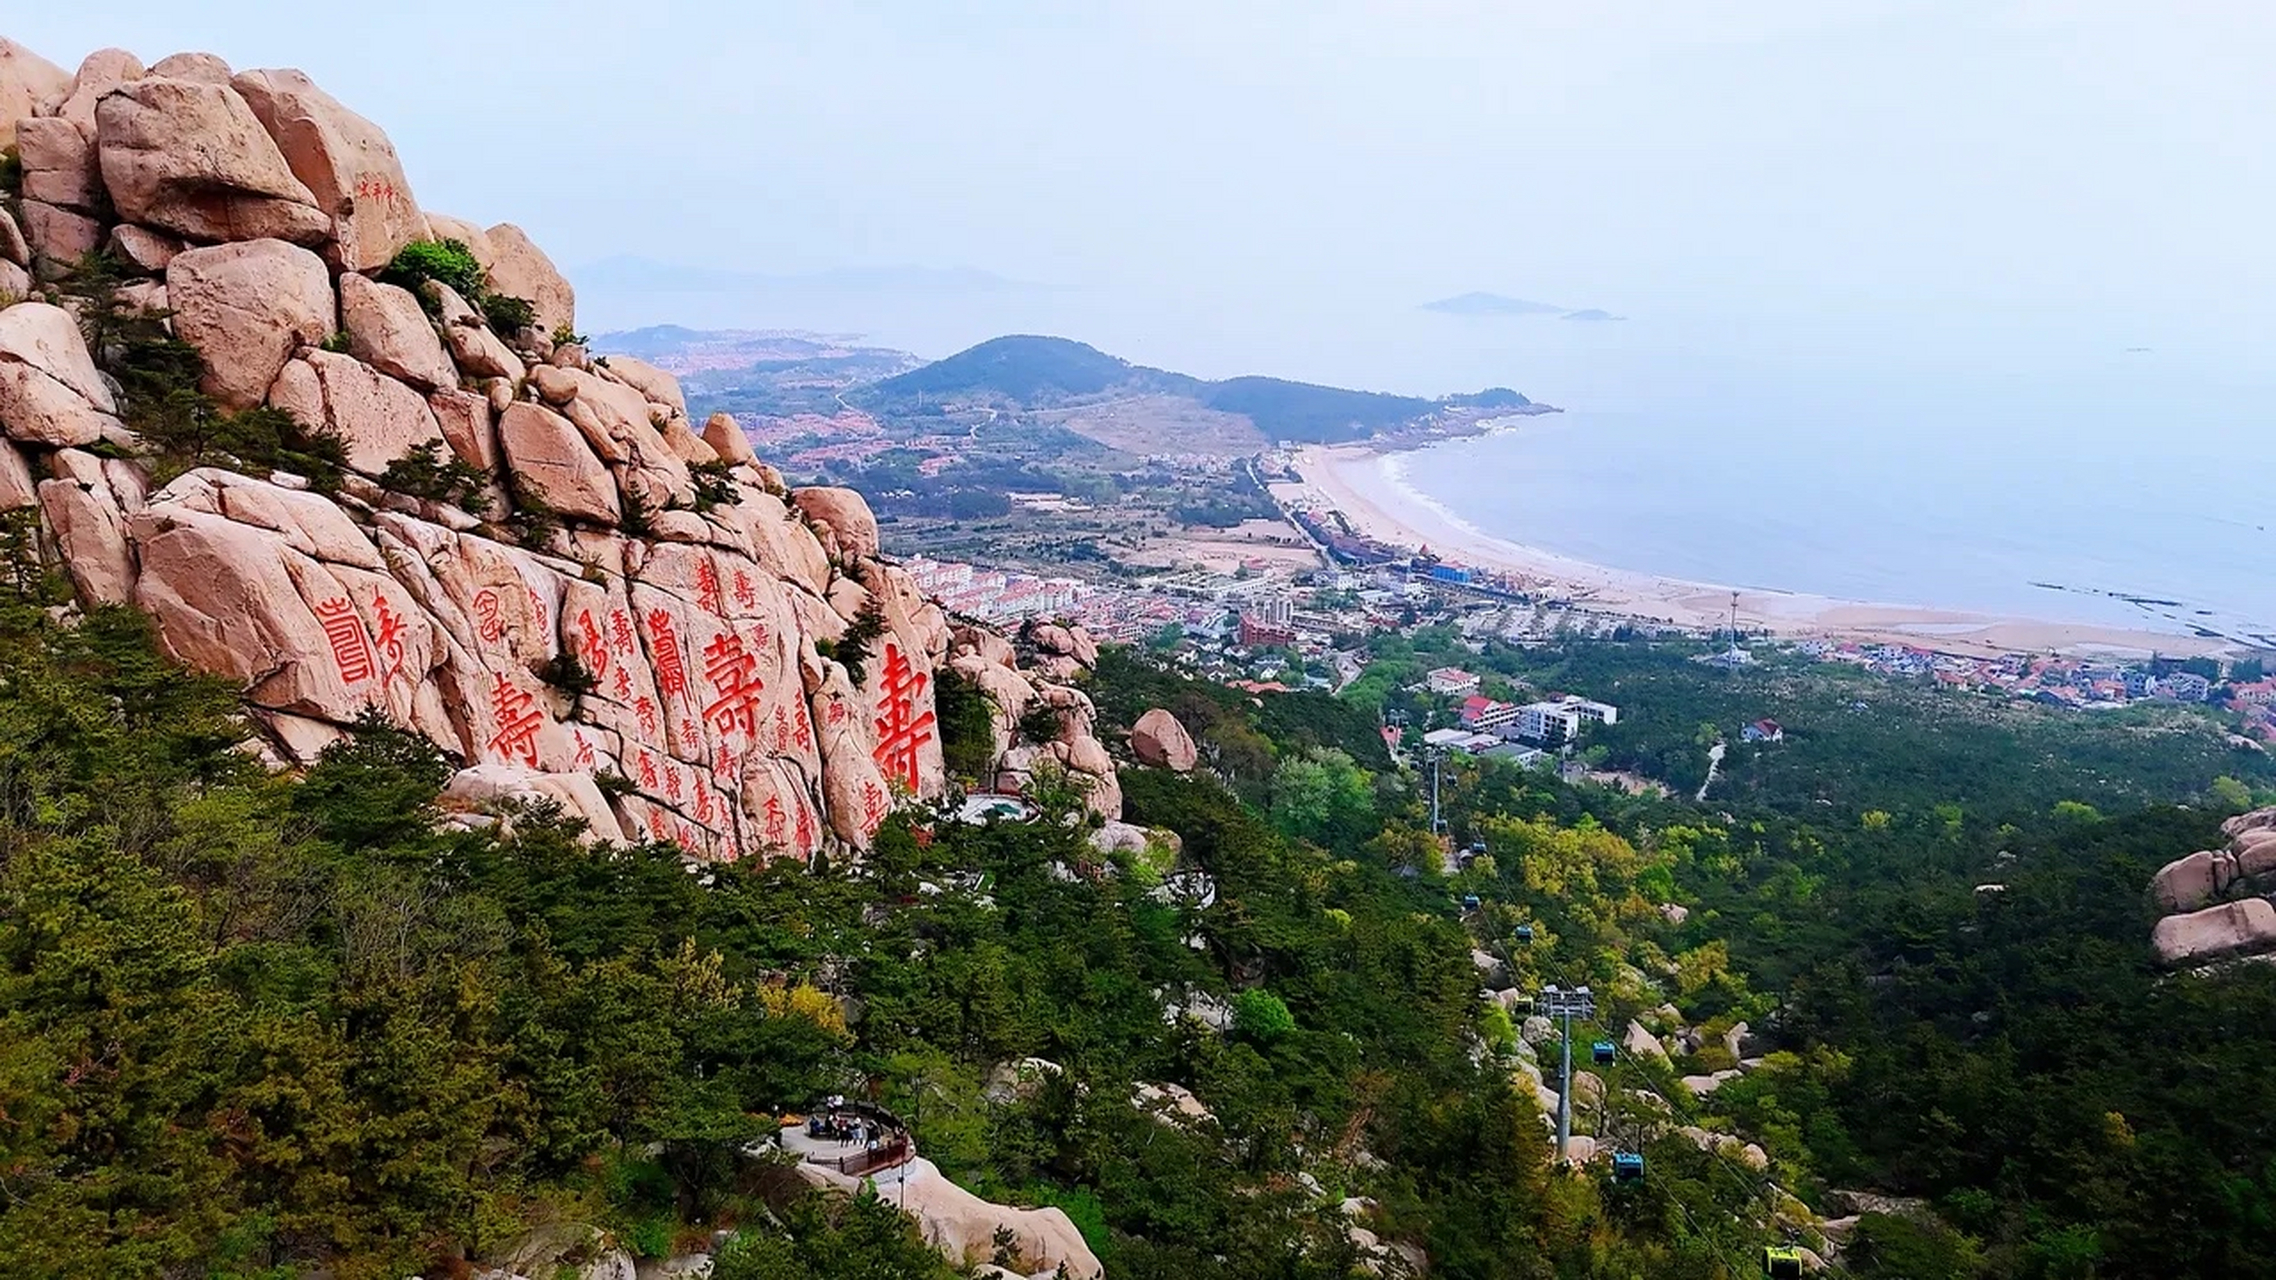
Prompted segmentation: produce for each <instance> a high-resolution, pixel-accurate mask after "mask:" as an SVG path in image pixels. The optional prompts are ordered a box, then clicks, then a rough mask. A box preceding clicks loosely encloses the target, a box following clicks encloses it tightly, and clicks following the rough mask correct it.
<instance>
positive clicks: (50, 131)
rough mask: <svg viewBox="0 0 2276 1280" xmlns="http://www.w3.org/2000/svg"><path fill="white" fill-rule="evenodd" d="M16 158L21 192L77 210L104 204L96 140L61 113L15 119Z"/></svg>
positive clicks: (31, 198) (86, 211) (92, 209)
mask: <svg viewBox="0 0 2276 1280" xmlns="http://www.w3.org/2000/svg"><path fill="white" fill-rule="evenodd" d="M15 128H16V159H17V161H18V162H19V163H20V164H22V165H23V173H24V178H23V188H22V194H23V197H24V198H25V199H26V200H42V201H45V202H47V203H48V204H53V205H61V206H63V207H64V208H66V209H72V210H75V211H77V212H79V213H91V212H93V211H95V210H97V209H100V208H102V206H103V198H104V193H103V172H102V170H101V168H99V167H98V166H97V165H96V163H95V139H94V137H93V136H92V135H91V134H90V133H89V132H88V131H86V130H84V129H81V128H80V127H79V126H78V125H75V124H73V123H72V122H70V121H69V120H66V119H64V118H63V117H62V116H40V117H37V118H34V119H30V120H23V121H19V122H17V124H16V126H15Z"/></svg>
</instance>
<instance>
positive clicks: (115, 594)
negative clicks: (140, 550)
mask: <svg viewBox="0 0 2276 1280" xmlns="http://www.w3.org/2000/svg"><path fill="white" fill-rule="evenodd" d="M39 506H40V515H41V516H42V517H43V518H44V519H45V520H46V521H47V527H48V529H49V530H50V531H51V532H53V533H54V535H55V542H56V546H57V547H58V548H59V549H60V550H61V551H62V552H63V567H64V571H65V572H66V573H68V574H70V576H71V582H72V585H73V586H74V587H75V588H77V590H78V593H79V598H80V599H81V600H82V601H85V602H86V603H88V604H125V603H126V602H127V600H128V599H129V597H130V596H131V594H132V592H133V589H134V552H133V550H132V549H131V548H130V547H129V546H128V544H127V535H126V517H125V514H124V513H123V512H121V511H120V510H119V504H118V499H117V498H116V497H114V496H113V495H112V493H111V491H110V488H109V487H108V486H107V485H103V484H100V483H88V482H85V481H82V480H78V479H70V478H66V479H60V480H43V481H41V482H40V487H39Z"/></svg>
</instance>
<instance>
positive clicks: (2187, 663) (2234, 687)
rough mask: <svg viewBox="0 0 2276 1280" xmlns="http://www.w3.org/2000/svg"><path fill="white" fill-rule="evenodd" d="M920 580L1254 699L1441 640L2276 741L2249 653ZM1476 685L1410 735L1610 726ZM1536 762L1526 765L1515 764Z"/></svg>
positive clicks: (1209, 583)
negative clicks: (2062, 650) (2205, 720)
mask: <svg viewBox="0 0 2276 1280" xmlns="http://www.w3.org/2000/svg"><path fill="white" fill-rule="evenodd" d="M906 563H907V567H908V569H909V571H910V573H911V576H912V577H913V578H914V579H915V581H916V582H917V583H918V584H919V586H920V587H922V588H923V589H924V590H926V591H927V592H928V593H931V594H933V595H935V596H937V597H938V598H939V599H940V600H941V602H942V604H943V606H944V607H946V608H947V609H948V610H949V611H950V612H952V613H954V614H958V615H962V616H966V617H970V618H973V619H975V620H979V621H986V622H990V623H995V624H998V625H1017V624H1018V623H1019V622H1021V621H1023V620H1026V619H1030V618H1036V619H1056V620H1063V621H1068V622H1076V623H1080V624H1082V625H1083V626H1084V627H1085V628H1087V629H1088V630H1089V631H1090V632H1091V633H1092V634H1093V635H1096V636H1098V637H1100V638H1101V639H1104V640H1108V641H1111V642H1115V643H1123V644H1133V645H1143V646H1147V647H1149V648H1151V649H1154V650H1156V651H1157V652H1159V653H1160V654H1162V655H1163V656H1164V657H1165V658H1166V659H1167V660H1169V661H1172V662H1174V663H1176V664H1178V665H1179V666H1181V667H1184V668H1186V669H1188V670H1191V671H1194V672H1196V673H1197V674H1203V675H1207V676H1209V677H1211V678H1213V679H1218V680H1223V681H1226V682H1228V683H1232V684H1234V685H1236V686H1237V687H1241V688H1245V689H1248V690H1250V691H1252V692H1270V691H1284V690H1292V689H1304V688H1309V689H1317V690H1323V691H1328V692H1336V691H1340V690H1342V689H1344V688H1346V687H1347V686H1349V685H1350V684H1351V683H1352V682H1353V681H1355V680H1357V679H1359V678H1360V676H1361V675H1362V673H1363V672H1365V671H1366V670H1367V669H1368V667H1369V665H1370V663H1371V662H1372V661H1373V660H1374V657H1375V652H1376V650H1378V649H1379V648H1380V647H1381V642H1382V640H1383V639H1384V638H1385V637H1401V638H1409V639H1411V638H1412V637H1414V636H1416V635H1417V634H1418V633H1422V632H1424V631H1426V630H1434V631H1439V632H1451V633H1452V634H1453V635H1455V636H1457V637H1459V643H1460V644H1461V646H1463V647H1464V648H1465V649H1466V650H1467V651H1470V652H1479V651H1482V650H1484V649H1485V648H1486V647H1487V645H1489V644H1500V645H1507V646H1511V647H1513V648H1517V649H1527V648H1540V647H1544V646H1553V645H1562V644H1570V643H1574V642H1587V641H1591V640H1599V641H1638V640H1644V641H1667V642H1670V643H1675V644H1688V645H1690V646H1691V647H1694V648H1696V649H1698V650H1699V652H1698V653H1696V654H1695V655H1694V661H1696V662H1699V663H1701V664H1704V665H1708V666H1714V667H1723V668H1742V667H1749V666H1754V665H1757V664H1760V663H1763V662H1766V661H1773V660H1786V661H1804V662H1810V663H1819V664H1829V665H1838V666H1843V667H1848V668H1854V669H1856V670H1859V671H1862V672H1866V673H1871V674H1874V675H1877V676H1881V677H1885V678H1889V679H1893V680H1907V681H1918V682H1923V683H1928V684H1932V685H1934V686H1936V687H1938V688H1941V689H1945V690H1948V691H1951V692H1954V693H1961V694H1971V695H1976V696H1981V697H1984V698H1989V699H1998V700H2013V701H2023V702H2033V703H2039V704H2044V705H2047V706H2052V707H2060V708H2070V709H2075V710H2078V711H2082V712H2095V711H2110V710H2118V709H2123V708H2125V707H2128V706H2131V705H2134V704H2138V703H2144V702H2159V703H2167V704H2179V705H2204V706H2208V707H2210V708H2212V709H2213V710H2215V711H2217V712H2220V713H2225V714H2227V715H2229V716H2232V717H2234V719H2235V728H2236V729H2237V731H2238V732H2239V733H2241V734H2245V735H2249V736H2250V737H2252V738H2255V739H2260V740H2263V741H2268V742H2276V675H2271V674H2270V672H2269V670H2268V668H2267V665H2266V663H2265V662H2264V661H2263V660H2262V659H2261V658H2258V657H2252V656H2244V657H2226V658H2223V657H2213V656H2206V655H2196V656H2189V657H2171V656H2163V655H2157V654H2148V655H2143V656H2138V657H2137V656H2124V657H2120V656H2090V655H2060V654H2023V653H2006V654H1989V655H1987V654H1982V653H1965V652H1949V651H1942V650H1939V649H1938V648H1936V647H1933V646H1932V645H1930V644H1928V643H1893V642H1880V643H1875V642H1870V641H1864V640H1858V639H1854V638H1845V637H1840V636H1802V637H1793V636H1774V635H1768V634H1764V633H1761V632H1754V631H1749V630H1746V629H1745V628H1737V629H1733V628H1729V627H1724V628H1714V627H1684V626H1675V625H1670V624H1665V623H1653V622H1642V621H1639V620H1636V619H1633V618H1626V617H1622V616H1619V615H1617V614H1613V613H1608V612H1604V611H1601V610H1597V609H1593V608H1591V607H1589V606H1588V605H1587V604H1586V603H1585V602H1578V601H1574V600H1571V599H1568V598H1559V597H1557V596H1555V595H1552V594H1546V593H1541V592H1538V591H1525V590H1518V589H1514V584H1510V583H1507V582H1504V581H1500V580H1498V579H1495V578H1492V577H1487V578H1485V579H1484V580H1480V578H1479V576H1478V575H1474V574H1470V573H1467V572H1464V571H1463V570H1462V569H1461V568H1460V567H1458V566H1451V565H1448V564H1447V563H1445V562H1442V561H1435V560H1428V559H1423V558H1419V557H1413V556H1407V557H1396V558H1389V557H1386V558H1377V559H1375V560H1373V561H1371V562H1370V563H1368V564H1366V565H1364V566H1335V567H1329V568H1322V569H1316V570H1312V571H1308V572H1301V573H1295V574H1277V573H1273V572H1271V571H1270V570H1271V569H1272V568H1273V566H1272V565H1270V564H1266V563H1262V562H1260V563H1257V564H1254V565H1242V566H1237V567H1235V568H1234V569H1233V570H1232V571H1230V572H1224V571H1213V570H1205V569H1199V568H1185V569H1176V570H1165V571H1163V572H1160V573H1156V574H1152V575H1148V576H1146V577H1143V578H1139V579H1135V580H1129V581H1122V580H1114V581H1096V580H1091V579H1086V578H1082V577H1077V576H1073V575H1054V576H1043V575H1039V574H1034V573H1029V572H1023V571H1020V570H1014V569H1003V568H990V567H986V566H980V565H974V564H969V563H962V562H953V561H942V560H935V559H929V558H925V557H912V558H911V559H910V560H908V561H907V562H906ZM1480 690H1481V677H1480V676H1479V675H1477V674H1473V673H1471V672H1469V671H1467V670H1464V669H1462V668H1460V667H1456V666H1448V667H1444V668H1440V669H1436V670H1432V671H1431V672H1430V673H1429V674H1428V676H1427V678H1426V679H1425V681H1424V682H1423V683H1422V685H1421V686H1420V687H1418V688H1417V689H1416V690H1415V691H1414V692H1416V693H1419V694H1423V695H1427V696H1428V698H1429V699H1431V700H1432V705H1433V708H1434V714H1433V715H1432V716H1430V717H1429V720H1428V723H1427V724H1426V725H1424V726H1422V728H1423V729H1424V731H1425V732H1424V735H1423V740H1424V741H1426V742H1427V743H1428V745H1430V746H1432V747H1435V748H1443V749H1450V750H1461V751H1465V752H1468V753H1471V754H1494V755H1501V756H1513V757H1516V758H1518V759H1519V760H1521V761H1522V762H1528V763H1530V762H1532V761H1533V760H1535V759H1536V758H1537V753H1539V752H1541V751H1543V750H1550V751H1554V750H1556V749H1557V748H1559V747H1562V746H1564V745H1566V744H1569V743H1573V742H1577V741H1579V740H1580V739H1581V738H1583V737H1584V736H1585V734H1586V732H1587V730H1588V728H1589V726H1591V725H1598V724H1601V725H1610V724H1614V723H1617V721H1618V709H1617V708H1616V707H1614V706H1612V705H1610V704H1607V703H1602V702H1596V701H1593V700H1590V699H1586V698H1581V697H1577V696H1574V695H1569V694H1552V695H1550V696H1549V697H1547V698H1546V699H1535V700H1520V699H1497V698H1494V697H1488V696H1485V695H1484V694H1482V693H1481V692H1480ZM1737 732H1739V733H1740V734H1742V735H1743V736H1745V737H1747V738H1749V739H1751V740H1761V739H1770V738H1774V737H1776V736H1778V735H1779V734H1780V726H1778V725H1777V724H1776V723H1775V722H1772V721H1763V722H1762V723H1760V724H1747V725H1744V726H1740V727H1739V728H1738V730H1737ZM1529 752H1530V753H1536V754H1527V753H1529Z"/></svg>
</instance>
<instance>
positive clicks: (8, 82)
mask: <svg viewBox="0 0 2276 1280" xmlns="http://www.w3.org/2000/svg"><path fill="white" fill-rule="evenodd" d="M69 92H71V73H70V72H68V71H65V70H64V69H63V68H61V67H59V66H57V65H55V64H54V63H52V62H49V61H48V60H47V59H45V58H43V57H41V56H39V55H38V54H36V53H33V52H32V51H31V50H29V49H26V48H25V47H24V46H22V45H20V44H17V43H16V42H15V41H13V40H10V39H7V38H6V37H4V36H0V148H7V147H11V146H14V145H15V144H16V125H17V122H18V121H20V120H22V119H24V118H25V117H27V116H30V115H32V114H33V113H35V112H37V111H38V110H39V109H40V108H41V107H42V106H44V105H46V104H48V103H51V102H60V101H61V100H62V99H63V96H64V95H65V94H67V93H69Z"/></svg>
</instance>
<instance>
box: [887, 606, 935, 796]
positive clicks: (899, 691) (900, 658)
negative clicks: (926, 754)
mask: <svg viewBox="0 0 2276 1280" xmlns="http://www.w3.org/2000/svg"><path fill="white" fill-rule="evenodd" d="M927 679H929V677H928V676H926V674H925V673H924V672H922V671H919V670H917V669H916V668H915V667H914V666H912V665H911V664H910V662H909V655H907V654H905V653H903V652H901V646H899V645H897V644H894V643H893V642H892V641H890V640H888V641H886V642H885V680H884V685H883V687H882V688H881V689H880V691H879V693H878V696H877V753H876V760H877V767H878V768H879V769H882V770H884V771H885V776H886V777H888V778H891V779H893V780H894V781H896V782H899V783H902V784H903V785H905V786H907V787H908V788H909V790H911V791H915V790H916V789H917V783H918V778H919V776H920V775H919V773H918V770H917V749H918V748H919V747H922V746H923V745H924V744H925V743H927V742H930V741H932V738H933V733H932V729H933V723H934V717H933V713H932V712H930V711H927V712H925V713H924V714H923V715H918V714H917V698H918V696H919V695H921V694H922V693H924V691H925V681H926V680H927Z"/></svg>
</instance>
